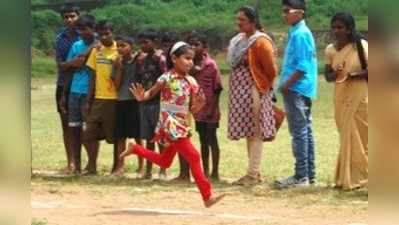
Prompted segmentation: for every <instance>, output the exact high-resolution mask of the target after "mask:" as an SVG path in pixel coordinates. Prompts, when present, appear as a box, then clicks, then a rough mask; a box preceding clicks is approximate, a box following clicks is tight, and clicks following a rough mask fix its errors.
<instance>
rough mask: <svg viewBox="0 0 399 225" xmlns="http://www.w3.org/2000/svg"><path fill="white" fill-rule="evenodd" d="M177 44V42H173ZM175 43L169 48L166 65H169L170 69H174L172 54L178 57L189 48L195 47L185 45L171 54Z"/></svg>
mask: <svg viewBox="0 0 399 225" xmlns="http://www.w3.org/2000/svg"><path fill="white" fill-rule="evenodd" d="M173 45H175V44H173ZM173 45H172V46H171V47H170V48H169V49H168V53H167V56H166V65H167V66H168V69H172V68H173V67H174V64H173V61H172V56H173V55H174V56H176V57H180V56H182V55H184V54H186V53H187V52H188V51H189V50H192V51H193V50H194V49H193V47H191V46H190V45H183V46H181V47H180V48H178V49H177V50H176V51H175V52H173V54H170V52H171V50H172V48H173Z"/></svg>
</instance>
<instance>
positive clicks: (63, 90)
mask: <svg viewBox="0 0 399 225" xmlns="http://www.w3.org/2000/svg"><path fill="white" fill-rule="evenodd" d="M72 77H73V76H72V75H70V74H69V75H68V76H66V77H65V81H64V86H60V85H57V88H56V89H55V103H56V104H57V112H58V113H62V110H61V105H60V103H61V98H62V96H63V95H64V94H65V108H66V110H68V102H69V93H70V91H71V84H72Z"/></svg>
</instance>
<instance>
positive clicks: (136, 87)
mask: <svg viewBox="0 0 399 225" xmlns="http://www.w3.org/2000/svg"><path fill="white" fill-rule="evenodd" d="M162 87H163V83H161V82H157V83H156V84H155V85H154V86H152V87H151V88H150V89H149V90H148V91H145V89H144V87H143V85H141V84H139V83H132V84H131V86H130V88H129V90H130V92H132V94H133V95H134V97H135V98H136V99H137V101H139V102H142V101H147V100H150V99H152V98H153V97H154V96H155V95H156V94H158V92H160V91H161V89H162Z"/></svg>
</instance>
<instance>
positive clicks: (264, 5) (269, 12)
mask: <svg viewBox="0 0 399 225" xmlns="http://www.w3.org/2000/svg"><path fill="white" fill-rule="evenodd" d="M37 1H40V0H37ZM43 1H44V0H43ZM43 1H42V2H43ZM255 2H256V0H218V1H214V0H105V6H104V7H102V8H97V9H94V10H92V11H91V12H90V13H91V14H93V15H94V16H96V18H98V19H105V18H106V19H109V20H111V21H112V22H113V23H114V25H115V31H116V33H121V34H127V35H132V36H135V35H136V34H137V33H138V32H139V31H141V30H143V29H145V28H154V29H157V30H160V31H165V30H173V31H175V32H178V33H179V34H182V35H184V34H186V33H188V32H190V31H192V30H199V31H202V32H204V33H205V34H206V35H207V36H208V37H209V39H210V40H209V42H210V44H211V46H212V47H213V48H216V49H222V48H223V47H225V45H226V43H228V40H229V38H230V37H231V36H232V35H233V34H234V33H235V32H236V29H237V28H236V26H235V24H234V23H235V20H234V16H235V11H236V10H237V9H238V8H239V7H240V6H242V5H255ZM260 2H261V10H260V15H261V20H262V23H263V24H264V25H265V27H266V28H267V30H271V31H273V32H285V31H286V29H287V27H286V26H285V25H284V23H283V19H282V16H281V0H262V1H260ZM307 3H308V11H307V20H308V23H309V25H310V27H311V28H312V29H313V30H327V29H329V23H330V18H331V16H332V15H333V14H334V13H335V12H337V11H342V10H346V11H351V12H352V13H353V14H354V15H355V16H356V18H357V19H358V21H360V23H359V24H358V25H359V26H358V27H359V28H360V29H361V30H365V29H368V19H367V18H368V1H367V0H346V1H343V0H329V1H326V0H308V1H307ZM59 26H60V19H59V17H58V15H57V14H56V13H55V12H50V11H41V12H33V13H32V44H33V46H34V47H35V48H39V49H42V50H45V51H47V50H49V49H51V47H52V42H53V41H54V37H55V31H56V30H57V29H58V27H59Z"/></svg>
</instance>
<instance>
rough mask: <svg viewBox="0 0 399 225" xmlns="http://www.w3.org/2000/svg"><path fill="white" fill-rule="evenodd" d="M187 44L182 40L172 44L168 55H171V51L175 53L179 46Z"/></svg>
mask: <svg viewBox="0 0 399 225" xmlns="http://www.w3.org/2000/svg"><path fill="white" fill-rule="evenodd" d="M186 45H188V44H187V43H186V42H184V41H179V42H177V43H176V44H174V45H173V47H172V49H171V50H170V56H172V55H173V53H175V52H176V51H177V50H178V49H179V48H181V47H183V46H186Z"/></svg>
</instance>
